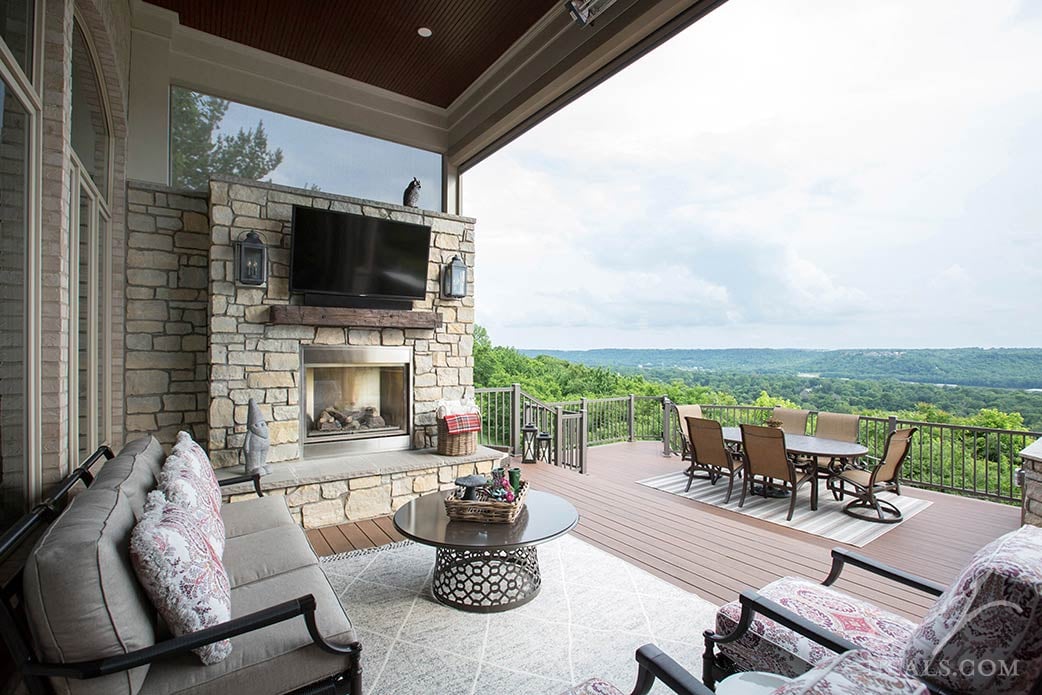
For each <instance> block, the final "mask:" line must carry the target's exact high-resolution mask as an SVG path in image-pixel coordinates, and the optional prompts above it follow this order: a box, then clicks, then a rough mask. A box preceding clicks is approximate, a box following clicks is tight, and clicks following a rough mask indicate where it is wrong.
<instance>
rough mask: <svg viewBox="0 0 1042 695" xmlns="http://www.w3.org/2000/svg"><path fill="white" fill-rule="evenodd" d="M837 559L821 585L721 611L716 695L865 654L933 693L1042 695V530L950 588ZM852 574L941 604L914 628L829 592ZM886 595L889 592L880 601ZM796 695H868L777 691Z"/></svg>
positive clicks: (783, 587) (709, 669) (709, 674)
mask: <svg viewBox="0 0 1042 695" xmlns="http://www.w3.org/2000/svg"><path fill="white" fill-rule="evenodd" d="M832 558H833V564H832V570H831V572H830V573H829V575H828V577H826V578H825V580H824V581H823V582H821V583H820V584H817V583H815V582H812V581H809V580H806V579H801V578H796V577H783V578H782V579H779V580H776V581H774V582H771V583H770V584H768V585H767V586H765V587H763V588H762V589H760V590H759V591H752V590H747V591H744V592H742V594H741V596H740V598H739V599H738V600H737V601H734V602H732V603H729V604H726V605H724V606H722V607H721V608H720V610H719V611H718V612H717V627H716V630H715V631H706V633H705V643H706V648H705V654H704V655H703V674H702V681H703V683H704V684H705V685H706V686H707V687H710V688H713V687H714V685H715V683H716V681H717V680H719V679H720V678H722V677H724V676H726V675H728V674H731V673H735V672H738V671H768V672H771V673H777V674H781V675H783V676H787V677H791V678H798V677H800V676H803V675H804V674H808V673H809V672H811V671H817V670H819V669H820V668H821V667H822V665H823V664H824V663H826V662H827V660H829V659H830V658H833V655H834V653H836V652H839V653H842V654H843V655H844V657H845V658H846V659H849V660H852V662H856V661H858V659H857V658H855V657H851V656H849V654H850V653H851V652H853V651H858V652H863V653H864V655H865V656H864V658H861V659H860V661H861V662H863V665H865V664H869V665H870V664H875V665H876V667H877V668H878V674H877V675H879V676H880V677H884V676H885V677H886V678H891V677H897V676H900V677H902V678H905V679H908V680H909V683H907V684H906V685H908V687H915V688H918V687H922V688H925V689H927V690H928V691H929V692H932V693H996V694H998V693H1011V694H1012V693H1024V694H1026V693H1032V694H1033V695H1042V528H1037V527H1034V526H1022V527H1021V528H1019V529H1017V530H1015V531H1012V532H1010V533H1007V534H1006V535H1004V536H1002V537H1000V538H998V539H996V540H994V541H992V542H991V543H989V544H988V545H986V546H985V547H984V548H982V549H981V550H979V551H978V552H977V553H976V554H975V555H974V556H973V558H972V559H971V560H970V562H969V564H968V565H967V566H966V567H965V568H964V569H963V570H962V572H961V573H960V575H959V577H958V578H957V579H956V580H955V582H954V583H952V585H951V586H950V587H944V586H942V585H940V584H937V583H935V582H932V581H929V580H927V579H923V578H921V577H916V576H914V575H911V574H908V573H906V572H903V571H902V570H899V569H897V568H894V567H890V566H889V565H885V564H883V563H880V562H878V561H876V560H873V559H872V558H869V557H866V556H864V555H862V554H860V553H856V552H852V551H849V550H845V549H842V548H836V549H834V550H833V551H832ZM846 565H854V566H855V567H858V568H860V569H863V570H866V571H868V572H871V573H873V574H875V575H876V576H878V577H879V578H880V579H882V580H886V581H887V582H894V583H896V584H900V585H903V586H905V587H909V588H912V589H915V590H918V591H922V592H924V593H927V594H929V595H931V596H935V597H937V600H936V602H935V603H934V604H933V606H931V608H930V609H929V610H928V611H927V613H926V615H925V617H924V618H923V620H922V621H921V622H920V623H919V624H918V625H917V624H915V623H913V622H912V621H910V620H907V619H906V618H904V617H901V616H898V615H896V614H893V613H890V612H889V611H887V610H885V609H883V608H880V607H878V606H876V605H875V604H872V603H870V602H868V601H865V600H863V599H859V598H855V597H852V596H850V595H848V594H845V593H843V592H841V591H838V590H836V589H834V588H832V586H831V585H832V584H833V583H834V582H835V581H836V580H837V579H838V578H839V576H840V574H841V572H842V570H843V568H844V567H845V566H846ZM887 586H888V585H887V584H886V583H883V582H880V584H879V591H880V592H881V593H882V592H884V591H886V589H887ZM848 667H849V665H848ZM793 692H813V693H817V692H822V693H826V692H828V693H840V692H842V693H848V692H849V693H858V694H859V695H864V691H863V690H862V689H859V688H852V689H847V688H838V687H833V688H831V689H824V690H814V689H810V690H806V691H801V690H786V689H779V691H776V693H777V695H782V694H783V693H784V694H785V695H788V694H789V693H793ZM884 692H885V691H884ZM894 692H902V691H901V690H894ZM906 692H925V690H919V691H917V690H914V689H913V690H908V691H906Z"/></svg>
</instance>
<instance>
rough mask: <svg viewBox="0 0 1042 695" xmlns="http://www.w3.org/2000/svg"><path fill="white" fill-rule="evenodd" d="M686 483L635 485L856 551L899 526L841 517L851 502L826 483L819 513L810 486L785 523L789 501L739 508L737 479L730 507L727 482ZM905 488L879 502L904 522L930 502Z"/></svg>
mask: <svg viewBox="0 0 1042 695" xmlns="http://www.w3.org/2000/svg"><path fill="white" fill-rule="evenodd" d="M687 481H688V477H687V476H686V475H685V474H684V472H683V471H678V472H676V473H667V474H665V475H657V476H655V477H654V478H646V479H644V480H638V481H637V482H638V483H640V484H641V485H646V486H647V487H653V488H655V489H656V490H662V491H663V492H669V493H671V494H674V495H679V496H680V497H685V498H687V499H689V500H695V501H697V502H704V503H706V504H711V505H713V506H714V507H720V508H721V509H727V510H729V511H732V512H738V513H739V514H745V515H746V516H752V517H755V518H757V519H762V520H764V521H769V522H771V523H772V524H778V525H779V526H786V527H788V528H792V529H796V530H797V531H804V532H806V533H812V534H814V535H815V536H821V537H822V538H828V539H829V540H833V541H838V542H840V543H847V544H848V545H853V546H856V547H858V548H861V547H863V546H865V545H867V544H869V543H871V542H872V541H874V540H875V539H877V538H879V537H880V536H882V535H883V534H884V533H887V532H889V531H892V530H894V529H895V528H897V527H898V526H900V525H901V524H900V523H898V524H877V523H874V522H871V521H862V520H861V519H855V518H854V517H852V516H848V515H847V514H844V513H843V507H844V506H845V505H846V504H847V502H849V501H850V498H849V497H847V498H846V499H845V500H844V501H842V502H837V501H836V500H835V499H834V498H833V497H832V493H831V492H829V490H828V488H826V487H825V481H821V482H819V483H818V510H817V511H816V512H812V511H811V509H810V487H808V486H804V487H802V488H800V491H799V496H798V497H797V500H796V512H795V513H794V514H793V515H792V521H786V520H785V517H786V516H787V515H788V514H789V499H788V498H785V499H777V498H770V497H769V498H767V499H764V498H763V497H746V499H745V506H744V507H739V506H738V500H739V498H740V497H741V488H740V487H739V485H740V483H741V481H740V480H737V479H736V480H735V481H734V487H735V489H734V494H732V495H731V502H730V503H729V504H724V498H726V497H727V481H726V480H719V481H717V483H716V485H712V484H710V482H709V480H708V479H706V478H698V477H696V478H695V480H694V482H693V483H692V484H691V491H690V492H684V488H685V487H687ZM906 489H907V488H902V492H901V494H900V495H894V494H891V493H883V494H882V495H880V499H885V500H887V501H888V502H892V503H893V504H894V505H895V506H896V507H897V508H898V509H900V510H901V514H902V515H903V516H904V519H905V520H906V521H907V520H908V519H909V518H911V517H913V516H915V515H916V514H918V513H919V512H921V511H923V510H924V509H926V508H927V507H929V506H930V505H931V504H932V503H931V502H930V501H928V500H923V499H918V498H916V497H912V496H910V495H908V494H906V492H905V491H906ZM901 523H904V522H901Z"/></svg>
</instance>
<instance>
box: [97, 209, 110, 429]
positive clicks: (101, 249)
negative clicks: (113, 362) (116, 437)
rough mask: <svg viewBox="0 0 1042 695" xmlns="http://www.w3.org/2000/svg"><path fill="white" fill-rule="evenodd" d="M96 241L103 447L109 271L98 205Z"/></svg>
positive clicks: (106, 225)
mask: <svg viewBox="0 0 1042 695" xmlns="http://www.w3.org/2000/svg"><path fill="white" fill-rule="evenodd" d="M97 221H98V231H97V235H98V239H97V254H98V255H97V270H96V271H95V274H96V275H97V298H96V301H97V312H98V313H97V316H95V317H94V319H93V320H94V324H95V325H96V326H97V335H98V356H97V363H96V365H95V371H96V372H97V379H98V388H97V397H96V400H97V413H98V422H97V428H98V440H97V444H99V445H100V444H105V443H106V442H108V441H109V430H108V427H109V424H108V423H109V419H110V418H108V417H106V413H108V407H107V406H106V396H107V394H108V393H109V390H110V389H109V385H108V380H107V378H106V377H107V370H108V365H109V363H110V359H111V350H110V349H109V348H110V344H109V341H110V331H109V326H108V320H107V318H108V317H107V315H106V314H107V311H108V306H109V293H108V289H109V285H108V282H107V279H108V272H109V264H108V262H107V261H108V258H109V221H108V219H107V218H106V217H105V213H104V211H103V210H101V206H98V217H97Z"/></svg>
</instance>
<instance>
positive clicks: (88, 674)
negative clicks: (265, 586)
mask: <svg viewBox="0 0 1042 695" xmlns="http://www.w3.org/2000/svg"><path fill="white" fill-rule="evenodd" d="M316 608H317V604H316V602H315V597H314V596H312V595H311V594H307V595H305V596H301V597H300V598H296V599H293V600H292V601H286V602H285V603H280V604H278V605H276V606H272V607H271V608H265V609H263V610H259V611H256V612H255V613H250V614H249V615H244V616H242V617H241V618H235V619H234V620H229V621H228V622H226V623H221V624H220V625H214V626H213V627H208V628H206V629H205V630H199V631H198V632H192V633H189V634H187V635H181V636H179V637H174V638H172V639H168V640H164V641H163V642H159V643H158V644H154V645H152V646H151V647H145V648H143V649H138V650H135V651H132V652H130V653H128V654H120V655H118V656H110V657H106V658H104V659H95V660H92V661H80V662H75V663H68V664H60V663H59V664H55V663H40V662H35V661H33V662H30V663H28V664H25V665H24V666H23V667H22V672H23V673H24V674H25V675H28V676H49V677H56V678H75V679H87V678H97V677H99V676H107V675H109V674H112V673H119V672H121V671H127V670H129V669H132V668H137V667H138V666H144V665H145V664H150V663H152V662H153V661H157V660H159V659H161V658H164V657H167V656H171V655H174V654H180V653H182V652H186V651H189V650H191V649H196V648H198V647H202V646H203V645H206V644H211V643H213V642H217V641H219V640H223V639H228V638H230V637H237V636H238V635H242V634H245V633H247V632H253V631H254V630H259V629H261V628H265V627H268V626H269V625H275V624H276V623H281V622H285V621H287V620H291V619H293V618H296V617H298V616H304V620H305V621H306V622H307V628H308V633H309V634H310V635H311V639H312V640H313V641H314V642H315V644H316V645H317V646H318V647H319V648H320V649H322V650H324V651H328V652H332V653H335V654H355V655H357V654H358V653H359V652H361V649H362V646H361V645H360V644H359V643H358V642H352V643H350V644H347V645H335V644H331V643H329V642H327V641H326V640H325V638H324V637H322V635H321V634H320V633H319V631H318V625H317V623H316V622H315V610H316Z"/></svg>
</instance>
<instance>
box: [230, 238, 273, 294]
mask: <svg viewBox="0 0 1042 695" xmlns="http://www.w3.org/2000/svg"><path fill="white" fill-rule="evenodd" d="M235 261H236V263H237V265H238V279H239V282H240V283H242V284H243V285H263V284H264V283H266V282H267V281H268V247H267V246H265V245H264V242H263V241H261V239H260V237H259V236H258V235H257V232H248V233H247V234H246V238H245V239H240V240H238V241H236V242H235Z"/></svg>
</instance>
